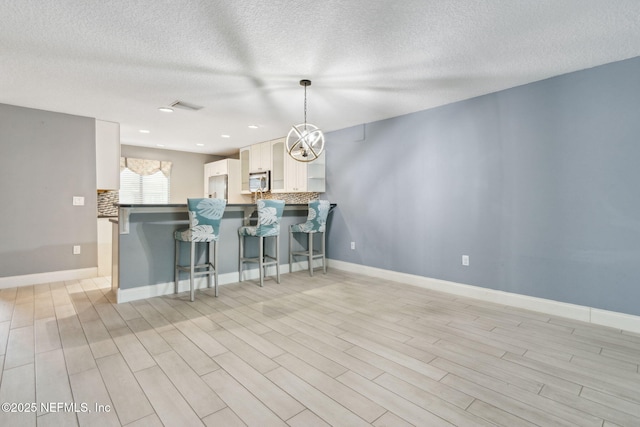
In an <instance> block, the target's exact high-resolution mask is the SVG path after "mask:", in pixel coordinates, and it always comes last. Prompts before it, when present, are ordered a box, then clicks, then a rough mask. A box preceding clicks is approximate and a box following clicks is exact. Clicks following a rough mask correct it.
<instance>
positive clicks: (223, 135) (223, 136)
mask: <svg viewBox="0 0 640 427" xmlns="http://www.w3.org/2000/svg"><path fill="white" fill-rule="evenodd" d="M220 136H221V137H222V138H231V135H226V134H222V135H220Z"/></svg>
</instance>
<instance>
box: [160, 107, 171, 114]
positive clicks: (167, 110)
mask: <svg viewBox="0 0 640 427" xmlns="http://www.w3.org/2000/svg"><path fill="white" fill-rule="evenodd" d="M158 110H160V111H162V112H163V113H173V108H169V107H160V108H158Z"/></svg>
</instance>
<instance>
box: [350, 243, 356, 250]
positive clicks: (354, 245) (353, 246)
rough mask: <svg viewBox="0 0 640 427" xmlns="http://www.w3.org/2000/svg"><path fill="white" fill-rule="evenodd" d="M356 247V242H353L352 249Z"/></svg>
mask: <svg viewBox="0 0 640 427" xmlns="http://www.w3.org/2000/svg"><path fill="white" fill-rule="evenodd" d="M355 249H356V242H351V250H352V251H353V250H355Z"/></svg>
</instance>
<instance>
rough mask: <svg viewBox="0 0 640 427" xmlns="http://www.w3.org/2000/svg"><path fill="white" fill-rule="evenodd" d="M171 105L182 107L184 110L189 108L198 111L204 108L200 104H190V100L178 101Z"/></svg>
mask: <svg viewBox="0 0 640 427" xmlns="http://www.w3.org/2000/svg"><path fill="white" fill-rule="evenodd" d="M171 106H172V107H174V108H181V109H183V110H189V111H198V110H202V108H204V107H202V106H200V105H195V104H189V103H188V102H184V101H176V102H174V103H173V104H171Z"/></svg>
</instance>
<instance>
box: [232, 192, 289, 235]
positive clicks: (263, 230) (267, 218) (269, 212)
mask: <svg viewBox="0 0 640 427" xmlns="http://www.w3.org/2000/svg"><path fill="white" fill-rule="evenodd" d="M256 204H257V205H258V225H257V226H244V227H240V228H239V229H238V234H239V235H240V236H260V237H268V236H277V235H279V234H280V219H281V218H282V212H283V211H284V200H263V199H260V200H258V201H257V202H256Z"/></svg>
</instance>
